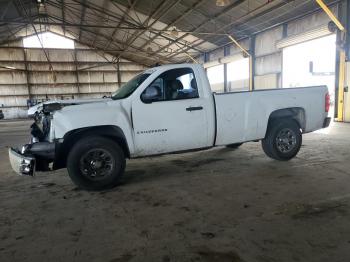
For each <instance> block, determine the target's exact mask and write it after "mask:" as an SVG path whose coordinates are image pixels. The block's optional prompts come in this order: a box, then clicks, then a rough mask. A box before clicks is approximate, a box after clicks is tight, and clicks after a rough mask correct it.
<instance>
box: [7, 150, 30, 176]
mask: <svg viewBox="0 0 350 262" xmlns="http://www.w3.org/2000/svg"><path fill="white" fill-rule="evenodd" d="M9 159H10V163H11V167H12V169H13V170H14V171H15V172H16V173H17V174H19V175H25V176H34V174H35V165H36V160H35V158H34V157H32V156H24V155H21V154H20V153H19V152H17V151H16V150H15V149H13V148H9Z"/></svg>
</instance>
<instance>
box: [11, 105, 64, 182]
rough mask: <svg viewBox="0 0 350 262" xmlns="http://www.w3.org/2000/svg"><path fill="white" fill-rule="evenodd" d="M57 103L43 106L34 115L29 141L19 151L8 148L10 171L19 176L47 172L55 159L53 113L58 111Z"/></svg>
mask: <svg viewBox="0 0 350 262" xmlns="http://www.w3.org/2000/svg"><path fill="white" fill-rule="evenodd" d="M60 109H61V105H60V104H59V103H54V104H47V105H43V108H42V110H41V111H40V112H36V113H35V114H34V116H33V117H34V123H33V124H32V125H31V135H32V138H31V141H30V143H29V144H26V145H23V146H22V148H21V149H16V148H10V149H9V159H10V163H11V166H12V169H13V170H14V171H15V172H16V173H17V174H20V175H27V176H34V174H35V171H49V170H50V164H51V163H52V162H53V161H54V159H55V147H56V146H55V141H54V139H53V138H54V130H53V128H52V119H53V112H54V111H57V110H60Z"/></svg>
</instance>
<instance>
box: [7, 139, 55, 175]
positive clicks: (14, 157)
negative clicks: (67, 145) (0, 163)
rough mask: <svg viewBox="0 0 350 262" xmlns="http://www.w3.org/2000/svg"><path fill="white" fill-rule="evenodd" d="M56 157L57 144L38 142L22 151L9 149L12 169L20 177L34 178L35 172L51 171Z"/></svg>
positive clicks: (24, 147)
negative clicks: (50, 165) (51, 164)
mask: <svg viewBox="0 0 350 262" xmlns="http://www.w3.org/2000/svg"><path fill="white" fill-rule="evenodd" d="M54 157H55V143H50V142H37V143H33V144H27V145H24V146H23V147H22V150H21V151H20V150H17V149H14V148H10V149H9V159H10V163H11V167H12V169H13V170H14V171H15V172H16V173H17V174H19V175H26V176H34V174H35V171H49V170H50V168H49V164H50V163H51V162H53V160H54Z"/></svg>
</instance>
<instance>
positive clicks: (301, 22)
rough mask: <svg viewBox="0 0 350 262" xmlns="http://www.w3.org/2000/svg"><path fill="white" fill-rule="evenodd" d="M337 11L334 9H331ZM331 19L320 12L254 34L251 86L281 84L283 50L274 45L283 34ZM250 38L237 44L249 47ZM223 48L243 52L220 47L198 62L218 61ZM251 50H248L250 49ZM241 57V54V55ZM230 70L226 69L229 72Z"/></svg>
mask: <svg viewBox="0 0 350 262" xmlns="http://www.w3.org/2000/svg"><path fill="white" fill-rule="evenodd" d="M332 11H333V12H335V13H337V8H336V7H334V8H332ZM329 21H330V19H329V18H328V16H327V15H326V14H325V13H324V12H322V11H320V12H316V13H314V14H311V15H309V16H305V17H303V18H301V19H297V20H294V21H291V22H289V23H287V24H285V25H280V26H277V27H274V28H272V29H270V30H267V31H264V32H261V33H258V34H256V35H255V44H254V45H252V46H255V50H254V53H255V67H254V72H255V74H254V88H255V89H256V90H259V89H272V88H281V87H282V70H283V68H282V64H283V63H282V57H283V56H282V49H279V48H277V43H278V42H279V41H281V40H282V39H284V38H286V37H290V36H293V35H299V34H302V33H305V32H307V31H310V30H313V29H315V28H319V27H324V26H325V25H327V24H328V22H329ZM249 42H250V39H245V40H242V41H240V44H241V45H242V46H243V47H244V48H246V49H247V50H249V47H250V45H249ZM224 48H227V49H229V52H227V53H226V55H235V54H237V53H242V52H241V51H240V50H239V48H237V47H236V46H235V45H229V46H226V47H223V48H219V49H217V50H214V51H212V52H209V53H208V54H207V57H209V60H208V61H204V55H203V56H201V57H200V58H199V61H200V62H201V63H204V62H210V61H220V58H223V57H224ZM251 51H252V50H250V52H251ZM242 58H243V56H242ZM228 73H229V72H228Z"/></svg>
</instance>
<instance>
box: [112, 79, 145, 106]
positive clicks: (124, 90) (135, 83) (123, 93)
mask: <svg viewBox="0 0 350 262" xmlns="http://www.w3.org/2000/svg"><path fill="white" fill-rule="evenodd" d="M150 75H151V74H139V75H137V76H135V77H134V78H133V79H131V80H130V81H129V82H127V83H126V84H124V85H123V86H122V87H121V88H119V89H118V90H117V91H116V92H115V93H114V94H113V95H112V99H113V100H116V99H123V98H126V97H128V96H129V95H131V94H132V93H133V92H134V91H135V90H136V89H137V88H138V87H139V86H140V85H141V84H142V83H143V81H145V80H146V79H147V77H149V76H150Z"/></svg>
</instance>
